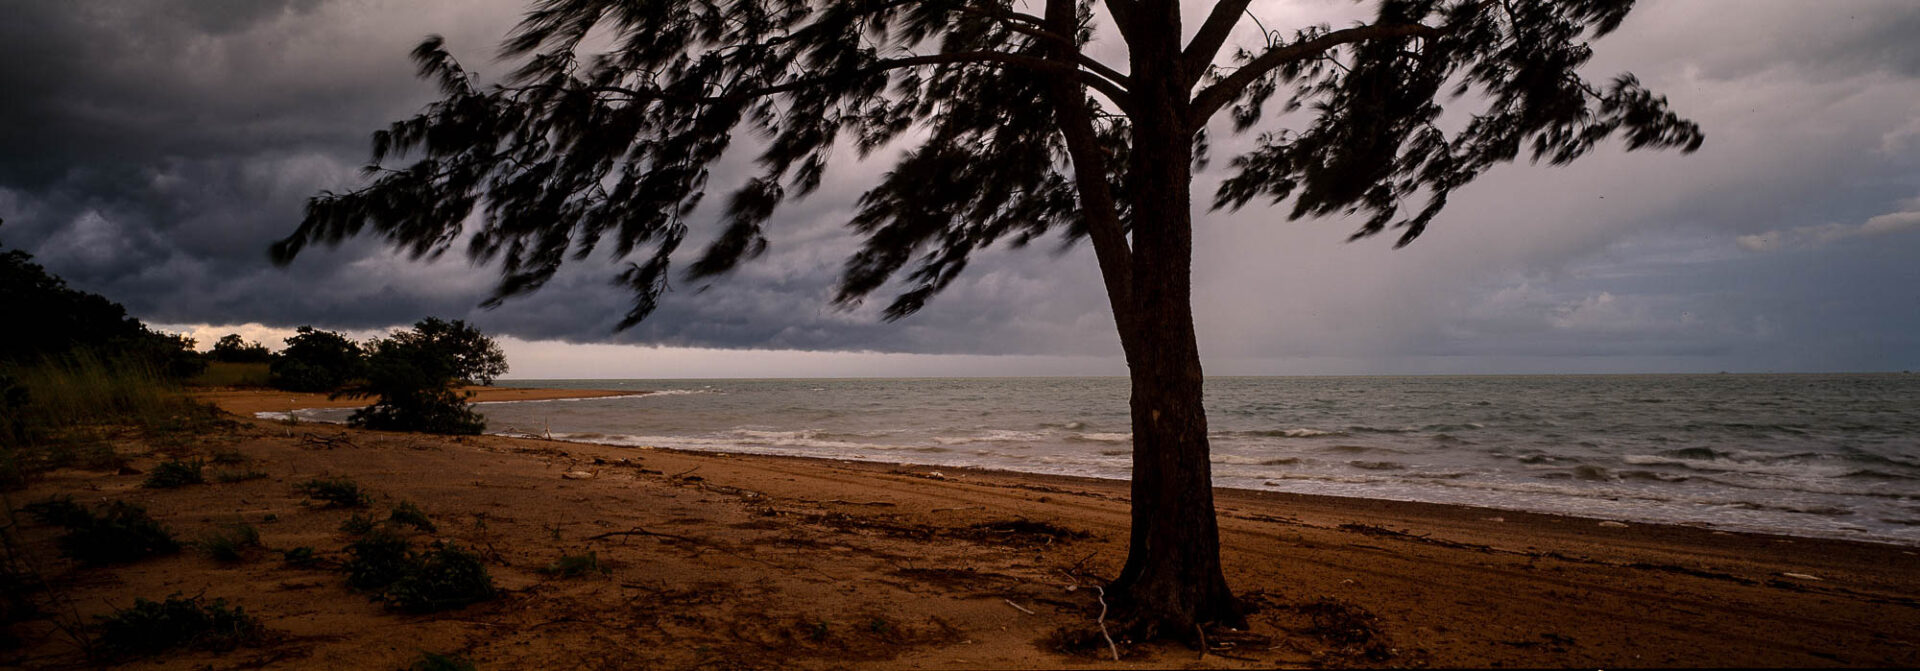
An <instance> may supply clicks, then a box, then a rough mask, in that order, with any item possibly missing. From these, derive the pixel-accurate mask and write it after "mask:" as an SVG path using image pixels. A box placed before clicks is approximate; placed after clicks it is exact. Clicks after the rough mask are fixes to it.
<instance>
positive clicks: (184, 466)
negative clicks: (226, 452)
mask: <svg viewBox="0 0 1920 671" xmlns="http://www.w3.org/2000/svg"><path fill="white" fill-rule="evenodd" d="M206 469H207V462H205V461H201V460H199V459H187V460H180V459H171V460H168V461H163V462H160V464H159V465H157V466H154V467H153V470H151V471H147V481H146V482H144V483H141V486H142V487H146V488H147V489H173V488H175V487H185V486H187V485H204V484H206V483H207V473H206Z"/></svg>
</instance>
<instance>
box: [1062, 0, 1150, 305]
mask: <svg viewBox="0 0 1920 671" xmlns="http://www.w3.org/2000/svg"><path fill="white" fill-rule="evenodd" d="M1077 11H1078V8H1077V7H1076V6H1075V2H1074V0H1047V18H1048V20H1050V21H1053V22H1054V24H1053V25H1054V26H1055V27H1056V28H1058V27H1060V26H1063V25H1072V22H1073V21H1074V20H1075V16H1076V12H1077ZM1054 53H1055V54H1056V55H1057V56H1061V57H1065V56H1067V55H1068V54H1069V53H1077V51H1076V50H1074V49H1073V48H1072V47H1065V46H1057V47H1056V48H1055V52H1054ZM1053 97H1054V99H1055V100H1054V106H1055V108H1056V113H1057V115H1058V118H1059V120H1060V134H1061V136H1062V137H1064V138H1065V139H1066V142H1067V154H1068V156H1070V157H1071V158H1072V160H1073V177H1074V186H1075V187H1076V190H1077V191H1079V194H1080V216H1081V217H1083V218H1084V219H1085V220H1086V224H1087V238H1088V239H1089V240H1090V241H1091V242H1092V243H1093V253H1094V257H1095V259H1096V260H1097V261H1098V263H1099V264H1100V278H1101V280H1102V281H1103V282H1105V283H1106V285H1107V301H1108V303H1109V304H1110V305H1111V306H1112V308H1113V319H1114V321H1115V322H1118V323H1119V324H1121V325H1122V327H1123V328H1125V326H1126V325H1127V324H1128V323H1130V322H1131V321H1132V320H1133V313H1134V310H1133V297H1132V291H1133V253H1132V251H1131V250H1130V249H1129V248H1128V247H1127V233H1126V231H1125V230H1124V229H1123V228H1122V227H1121V225H1120V209H1119V206H1118V205H1117V204H1116V203H1115V200H1114V195H1113V189H1112V185H1111V184H1110V183H1109V182H1108V181H1107V157H1106V155H1105V152H1103V151H1102V150H1101V149H1100V142H1099V138H1098V137H1097V136H1096V135H1095V134H1094V131H1093V113H1092V110H1090V109H1088V107H1087V99H1086V96H1085V95H1084V94H1082V93H1081V91H1080V87H1079V86H1075V85H1074V84H1073V83H1072V82H1068V81H1064V80H1055V81H1054V82H1053ZM1123 104H1124V103H1123Z"/></svg>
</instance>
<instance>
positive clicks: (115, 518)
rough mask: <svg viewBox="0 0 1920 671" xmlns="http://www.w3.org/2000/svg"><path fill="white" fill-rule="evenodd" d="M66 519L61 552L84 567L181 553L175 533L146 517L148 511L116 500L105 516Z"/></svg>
mask: <svg viewBox="0 0 1920 671" xmlns="http://www.w3.org/2000/svg"><path fill="white" fill-rule="evenodd" d="M80 512H81V513H82V514H83V516H76V517H73V518H71V519H67V520H65V521H64V522H63V523H62V524H61V526H64V527H66V528H67V534H66V535H65V536H61V537H60V552H61V553H62V554H65V555H66V556H68V557H71V558H73V559H74V560H76V561H79V562H80V563H82V564H89V565H96V566H97V565H101V564H121V563H126V562H131V561H137V560H140V559H145V558H147V557H156V556H161V555H170V554H173V553H175V552H179V551H180V544H179V543H178V542H176V541H174V540H173V534H171V533H168V532H167V529H166V527H163V526H160V523H159V522H155V521H154V520H153V518H151V517H148V516H147V511H146V509H145V508H141V507H140V506H137V505H134V504H131V503H127V502H125V501H114V502H113V503H110V504H108V505H107V510H106V512H105V513H104V514H100V515H95V514H93V513H91V512H88V511H86V510H84V509H83V510H81V511H80Z"/></svg>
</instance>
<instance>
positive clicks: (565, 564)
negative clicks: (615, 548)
mask: <svg viewBox="0 0 1920 671" xmlns="http://www.w3.org/2000/svg"><path fill="white" fill-rule="evenodd" d="M540 572H541V573H545V574H547V575H550V576H557V577H561V578H577V577H580V576H583V575H586V574H588V573H600V574H607V573H612V572H613V569H610V568H607V565H605V564H602V563H600V557H599V556H598V555H595V554H594V553H593V552H588V553H586V554H583V555H560V559H559V560H557V561H555V562H553V563H552V564H548V565H547V567H546V568H543V569H540Z"/></svg>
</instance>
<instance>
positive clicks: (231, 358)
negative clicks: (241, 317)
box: [207, 333, 273, 363]
mask: <svg viewBox="0 0 1920 671" xmlns="http://www.w3.org/2000/svg"><path fill="white" fill-rule="evenodd" d="M207 358H209V359H212V360H214V361H220V362H225V363H267V362H268V361H271V360H272V359H273V352H270V351H267V346H266V345H262V344H260V343H257V342H247V341H246V339H244V338H241V337H240V334H238V333H229V334H226V335H224V336H220V339H219V340H216V341H214V343H213V349H211V350H208V351H207Z"/></svg>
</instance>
